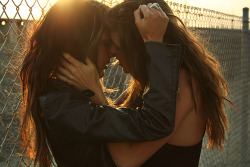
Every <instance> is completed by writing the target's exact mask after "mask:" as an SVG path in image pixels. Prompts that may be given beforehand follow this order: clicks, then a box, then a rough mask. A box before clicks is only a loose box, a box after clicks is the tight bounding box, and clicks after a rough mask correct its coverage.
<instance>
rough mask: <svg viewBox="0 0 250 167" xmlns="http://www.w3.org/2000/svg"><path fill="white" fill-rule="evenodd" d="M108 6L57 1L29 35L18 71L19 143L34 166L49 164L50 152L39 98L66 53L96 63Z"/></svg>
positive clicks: (48, 165)
mask: <svg viewBox="0 0 250 167" xmlns="http://www.w3.org/2000/svg"><path fill="white" fill-rule="evenodd" d="M107 10H108V7H107V6H106V5H104V4H101V3H99V2H97V1H84V0H73V1H63V0H59V1H58V2H57V3H55V4H54V5H53V6H52V7H51V8H50V10H49V11H48V12H47V14H46V15H45V16H44V18H43V19H42V20H41V21H40V23H39V24H38V25H37V26H36V29H35V30H34V33H33V34H32V36H31V38H30V40H29V42H28V45H27V50H26V52H25V53H24V54H25V58H24V61H23V64H22V67H21V71H20V78H21V82H22V91H23V108H22V110H21V111H20V120H21V145H22V148H23V149H24V151H25V153H26V155H27V156H28V157H30V158H34V164H35V166H36V165H37V164H38V165H39V166H41V167H50V166H51V162H52V155H51V153H50V150H49V147H48V145H49V143H47V138H46V133H45V130H44V127H43V123H42V122H43V121H42V119H43V116H42V112H41V109H40V106H39V102H38V97H39V95H40V94H41V92H42V91H43V90H44V88H45V86H46V84H47V81H48V80H49V78H51V77H53V73H54V71H56V68H57V66H58V65H59V63H60V59H61V58H62V53H64V52H67V53H69V54H71V55H72V56H74V57H75V58H76V59H78V60H80V61H82V62H85V58H86V55H92V56H91V57H92V60H93V61H94V62H96V56H97V50H98V49H96V48H97V47H98V44H99V42H98V39H99V37H100V35H101V33H102V30H103V25H104V24H103V23H104V18H103V17H104V14H105V12H106V11H107ZM51 151H52V153H53V150H51Z"/></svg>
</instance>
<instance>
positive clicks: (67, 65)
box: [61, 59, 72, 70]
mask: <svg viewBox="0 0 250 167" xmlns="http://www.w3.org/2000/svg"><path fill="white" fill-rule="evenodd" d="M61 65H62V66H63V67H64V68H66V69H68V70H69V69H70V68H71V67H72V64H70V63H69V62H68V61H67V60H65V59H61Z"/></svg>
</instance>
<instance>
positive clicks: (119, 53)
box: [111, 31, 131, 73]
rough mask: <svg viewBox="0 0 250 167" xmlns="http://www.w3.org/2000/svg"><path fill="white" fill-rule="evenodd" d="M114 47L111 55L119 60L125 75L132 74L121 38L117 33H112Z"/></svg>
mask: <svg viewBox="0 0 250 167" xmlns="http://www.w3.org/2000/svg"><path fill="white" fill-rule="evenodd" d="M111 39H112V46H111V53H112V55H113V56H115V57H116V58H117V59H118V60H119V65H120V66H121V67H122V68H123V72H124V73H130V71H131V70H130V68H129V64H128V59H127V57H126V56H125V54H124V53H123V52H122V50H121V44H120V38H119V35H118V33H117V32H116V31H112V32H111Z"/></svg>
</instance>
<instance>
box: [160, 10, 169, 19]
mask: <svg viewBox="0 0 250 167" xmlns="http://www.w3.org/2000/svg"><path fill="white" fill-rule="evenodd" d="M159 12H160V14H161V16H164V17H167V18H168V16H167V15H166V13H165V12H164V11H163V10H162V8H161V7H160V8H159Z"/></svg>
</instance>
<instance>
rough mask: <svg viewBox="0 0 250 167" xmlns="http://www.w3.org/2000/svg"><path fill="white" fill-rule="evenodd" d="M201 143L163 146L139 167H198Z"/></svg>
mask: <svg viewBox="0 0 250 167" xmlns="http://www.w3.org/2000/svg"><path fill="white" fill-rule="evenodd" d="M201 146H202V141H200V142H199V143H198V144H196V145H193V146H175V145H171V144H165V145H164V146H163V147H162V148H161V149H160V150H159V151H157V152H156V153H155V154H154V155H153V156H152V157H151V158H150V159H148V160H147V161H146V162H145V163H144V164H143V165H142V166H141V167H198V165H199V159H200V153H201Z"/></svg>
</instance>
